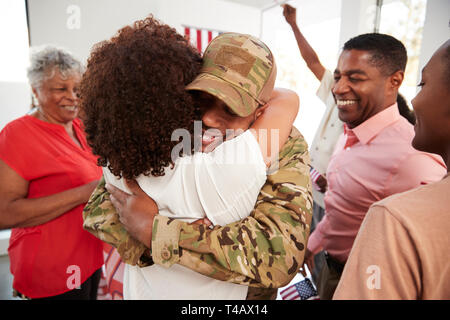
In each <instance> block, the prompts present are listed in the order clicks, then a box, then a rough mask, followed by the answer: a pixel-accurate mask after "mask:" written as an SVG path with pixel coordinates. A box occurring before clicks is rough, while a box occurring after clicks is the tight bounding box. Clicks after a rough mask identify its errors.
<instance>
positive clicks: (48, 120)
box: [36, 107, 52, 123]
mask: <svg viewBox="0 0 450 320" xmlns="http://www.w3.org/2000/svg"><path fill="white" fill-rule="evenodd" d="M36 109H37V112H38V113H39V114H40V115H41V116H42V117H43V118H44V119H41V120H44V121H46V122H48V123H52V122H51V121H50V119H49V118H47V116H46V115H45V113H44V112H42V110H41V108H40V107H36Z"/></svg>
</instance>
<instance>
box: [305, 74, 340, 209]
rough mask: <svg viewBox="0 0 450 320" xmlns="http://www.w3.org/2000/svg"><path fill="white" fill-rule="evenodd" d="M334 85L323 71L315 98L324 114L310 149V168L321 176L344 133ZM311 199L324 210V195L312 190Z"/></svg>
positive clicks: (332, 79)
mask: <svg viewBox="0 0 450 320" xmlns="http://www.w3.org/2000/svg"><path fill="white" fill-rule="evenodd" d="M333 83H334V77H333V74H332V73H331V71H329V70H325V72H324V74H323V77H322V81H321V82H320V86H319V89H317V93H316V94H317V97H319V99H320V100H322V101H323V103H325V105H326V109H325V113H324V115H323V117H322V120H321V122H320V125H319V127H318V128H317V131H316V135H315V136H314V140H313V142H312V144H311V147H310V152H309V155H310V158H311V166H312V167H313V168H314V169H316V170H317V171H319V172H320V173H321V174H325V173H326V172H327V167H328V163H329V162H330V158H331V155H332V154H333V151H334V147H335V146H336V142H337V140H338V138H339V136H340V135H341V133H342V132H343V131H344V125H343V123H342V121H341V120H340V119H339V115H338V113H339V111H338V108H336V102H335V101H334V97H333V93H332V92H331V87H332V86H333ZM312 192H313V199H314V202H316V203H317V204H318V205H320V206H321V207H322V208H325V204H324V201H323V198H324V194H323V193H322V192H320V191H318V190H316V189H315V188H313V189H312Z"/></svg>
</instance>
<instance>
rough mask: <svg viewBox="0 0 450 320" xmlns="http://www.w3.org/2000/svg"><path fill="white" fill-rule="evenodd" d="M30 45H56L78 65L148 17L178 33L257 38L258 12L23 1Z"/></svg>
mask: <svg viewBox="0 0 450 320" xmlns="http://www.w3.org/2000/svg"><path fill="white" fill-rule="evenodd" d="M28 3H29V5H28V9H29V20H30V38H31V44H32V45H33V46H35V45H41V44H46V43H54V44H58V45H61V46H63V47H65V48H67V49H69V50H70V51H72V52H73V53H74V54H75V55H77V56H78V57H79V58H80V59H83V60H84V59H86V58H87V57H88V55H89V52H90V50H91V48H92V46H93V45H94V44H95V43H97V42H99V41H102V40H106V39H109V38H111V36H113V35H114V34H115V33H116V31H117V30H119V29H120V28H122V27H123V26H125V25H128V24H131V23H132V22H133V21H135V20H138V19H142V18H144V17H145V16H147V15H148V14H150V13H151V14H153V15H154V17H156V18H157V19H159V20H161V21H162V22H164V23H166V24H169V25H170V26H172V27H174V28H176V29H177V31H178V32H180V33H183V31H184V29H183V27H182V25H188V26H192V27H198V28H204V29H213V30H219V31H237V32H241V33H250V34H253V35H258V34H259V22H260V11H259V10H258V9H256V8H253V7H249V6H243V5H239V4H236V3H232V2H227V1H221V0H189V1H185V0H152V1H149V0H132V1H124V0H95V1H92V0H58V1H54V0H28Z"/></svg>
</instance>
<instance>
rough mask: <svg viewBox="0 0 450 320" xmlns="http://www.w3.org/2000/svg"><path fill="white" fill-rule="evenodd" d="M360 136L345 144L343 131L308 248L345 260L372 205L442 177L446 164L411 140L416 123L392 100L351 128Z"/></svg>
mask: <svg viewBox="0 0 450 320" xmlns="http://www.w3.org/2000/svg"><path fill="white" fill-rule="evenodd" d="M353 132H354V133H355V135H356V136H357V138H358V140H359V141H358V142H356V143H355V144H354V145H352V146H351V147H349V148H346V149H344V145H345V143H346V139H347V136H346V135H345V133H343V134H341V136H340V137H339V139H338V142H337V144H336V148H335V150H334V153H333V155H332V156H331V160H330V164H329V166H328V170H327V179H328V190H327V192H326V194H325V216H324V218H323V219H322V221H321V222H320V223H319V224H318V225H317V227H316V229H315V230H314V232H313V233H312V234H311V236H310V239H309V242H308V250H310V251H311V252H312V253H314V254H315V253H318V252H319V251H320V250H326V251H328V253H329V254H330V255H331V256H333V257H334V258H336V259H337V260H339V261H341V262H345V261H346V260H347V258H348V255H349V253H350V249H351V248H352V245H353V241H354V240H355V238H356V235H357V233H358V230H359V227H360V226H361V223H362V221H363V219H364V217H365V215H366V212H367V210H368V209H369V207H370V205H372V204H373V203H374V202H376V201H379V200H381V199H384V198H386V197H388V196H390V195H392V194H395V193H399V192H403V191H406V190H410V189H413V188H416V187H418V186H420V185H423V184H428V183H430V182H434V181H438V180H440V179H442V177H443V176H445V174H446V173H447V172H446V167H445V164H444V162H443V160H442V158H441V157H440V156H438V155H434V154H429V153H424V152H420V151H417V150H415V149H414V148H413V147H412V146H411V141H412V139H413V137H414V127H413V126H412V125H411V124H410V123H409V122H408V121H407V120H406V119H405V118H403V117H402V116H401V115H400V113H399V111H398V108H397V104H394V105H392V106H390V107H388V108H387V109H385V110H383V111H381V112H379V113H377V114H376V115H374V116H373V117H371V118H370V119H368V120H366V121H365V122H363V123H362V124H360V125H359V126H357V127H356V128H354V129H353Z"/></svg>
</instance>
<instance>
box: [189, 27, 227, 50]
mask: <svg viewBox="0 0 450 320" xmlns="http://www.w3.org/2000/svg"><path fill="white" fill-rule="evenodd" d="M221 33H222V32H220V31H215V30H206V29H199V28H194V27H188V26H184V35H185V36H186V37H187V38H188V39H189V41H190V42H191V44H192V45H193V46H194V47H196V48H197V50H198V52H200V53H203V51H204V50H205V49H206V47H207V46H208V43H210V42H211V40H212V39H214V38H215V37H217V36H218V35H219V34H221Z"/></svg>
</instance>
